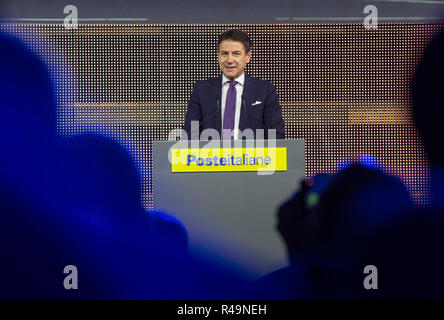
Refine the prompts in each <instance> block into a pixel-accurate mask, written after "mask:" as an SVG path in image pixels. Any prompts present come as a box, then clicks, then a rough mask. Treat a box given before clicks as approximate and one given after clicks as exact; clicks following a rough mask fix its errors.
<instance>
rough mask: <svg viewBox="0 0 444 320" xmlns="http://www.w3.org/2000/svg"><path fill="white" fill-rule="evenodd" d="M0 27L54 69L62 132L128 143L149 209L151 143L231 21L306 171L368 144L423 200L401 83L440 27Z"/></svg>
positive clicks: (176, 123)
mask: <svg viewBox="0 0 444 320" xmlns="http://www.w3.org/2000/svg"><path fill="white" fill-rule="evenodd" d="M2 28H3V29H4V30H6V31H7V32H10V33H13V34H16V35H17V36H19V37H20V38H22V39H24V40H25V41H26V42H27V43H29V45H30V46H31V47H32V48H34V49H35V51H36V52H37V53H38V54H39V55H40V56H41V57H42V58H43V59H44V60H45V61H46V62H47V63H48V65H49V66H50V68H51V69H52V71H53V74H54V77H55V79H56V89H57V93H58V95H57V99H58V105H59V109H58V124H59V130H60V132H61V133H65V134H77V133H81V132H85V131H98V132H102V133H104V134H106V135H108V136H112V137H115V138H116V139H118V140H119V141H121V142H122V143H123V144H125V145H126V146H127V147H128V148H129V150H130V151H131V152H132V153H133V155H134V157H135V160H136V161H137V163H138V165H139V168H140V169H141V172H142V178H143V181H144V190H143V195H142V199H143V200H142V201H143V204H144V206H145V207H146V208H152V207H153V198H152V188H153V186H152V183H151V174H150V171H151V165H152V163H151V159H152V153H151V141H152V140H165V139H167V137H168V133H169V132H170V131H171V130H173V129H176V128H180V127H181V126H182V124H183V120H184V116H185V112H186V107H187V101H188V98H189V96H190V94H191V91H192V88H193V84H194V82H195V81H197V80H200V79H205V78H207V77H210V76H216V75H218V72H219V70H218V63H217V49H216V48H217V47H216V43H217V37H218V35H219V34H220V33H221V32H222V31H224V30H226V29H229V28H240V29H243V30H244V31H246V32H248V33H249V34H250V36H251V38H252V41H253V55H252V61H251V63H250V64H249V65H248V67H247V72H248V73H249V74H250V75H253V76H256V77H260V78H263V79H267V80H270V81H272V82H273V83H274V85H275V86H276V88H277V91H278V94H279V99H280V102H281V105H282V108H283V115H284V120H285V124H286V130H287V138H289V139H297V138H302V139H305V141H306V173H307V176H312V175H314V174H316V173H321V172H333V171H334V168H335V165H336V163H337V161H338V160H340V159H342V158H344V157H357V156H359V155H360V154H371V155H373V156H375V157H377V158H378V159H379V160H380V161H381V162H382V163H384V164H385V165H386V166H387V167H389V168H390V170H391V171H392V172H394V173H395V174H397V175H398V176H400V177H401V179H402V180H403V182H404V183H405V184H406V186H407V187H408V189H409V190H410V192H411V195H412V198H413V199H414V200H415V201H416V203H418V204H425V203H427V201H428V192H427V191H428V187H427V181H428V169H427V161H426V158H425V154H424V151H423V149H422V146H421V141H420V139H419V137H418V134H417V132H416V131H415V129H414V127H413V125H412V122H411V104H410V98H409V81H410V78H411V76H412V74H413V72H414V69H415V66H416V65H417V63H418V61H419V58H420V56H421V54H422V52H423V50H424V48H425V46H426V45H427V43H428V42H429V40H430V39H431V37H432V36H433V34H435V33H436V31H437V30H439V29H440V28H441V26H440V25H437V24H421V23H385V24H381V23H380V24H379V26H378V29H377V30H366V29H365V28H364V27H363V25H362V24H361V23H346V24H344V23H341V24H266V25H265V24H261V25H140V24H139V25H123V24H122V25H118V24H115V25H80V26H79V28H78V29H77V30H65V29H64V28H63V26H62V25H54V24H53V25H49V24H48V25H42V24H7V25H3V26H2ZM296 185H297V181H295V186H296ZM172 192H174V191H173V190H172ZM290 192H291V190H289V194H290Z"/></svg>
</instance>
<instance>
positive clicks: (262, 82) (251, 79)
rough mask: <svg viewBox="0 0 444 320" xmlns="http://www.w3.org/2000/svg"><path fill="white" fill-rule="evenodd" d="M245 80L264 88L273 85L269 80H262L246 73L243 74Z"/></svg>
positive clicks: (272, 86)
mask: <svg viewBox="0 0 444 320" xmlns="http://www.w3.org/2000/svg"><path fill="white" fill-rule="evenodd" d="M245 79H246V81H248V82H250V84H251V85H252V86H254V87H259V88H264V87H271V88H274V85H273V83H272V82H271V81H268V80H264V79H261V78H256V77H252V76H250V75H248V74H245Z"/></svg>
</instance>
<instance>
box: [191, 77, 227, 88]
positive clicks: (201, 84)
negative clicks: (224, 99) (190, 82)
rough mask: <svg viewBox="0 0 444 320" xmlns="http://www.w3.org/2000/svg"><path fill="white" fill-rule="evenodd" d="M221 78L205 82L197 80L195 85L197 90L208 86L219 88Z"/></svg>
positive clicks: (205, 80) (209, 79) (213, 78)
mask: <svg viewBox="0 0 444 320" xmlns="http://www.w3.org/2000/svg"><path fill="white" fill-rule="evenodd" d="M221 81H222V80H221V77H220V76H219V77H212V78H208V79H204V80H197V81H196V83H195V84H194V85H195V87H196V88H198V87H199V88H200V87H206V86H218V85H221Z"/></svg>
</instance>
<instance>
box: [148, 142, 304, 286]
mask: <svg viewBox="0 0 444 320" xmlns="http://www.w3.org/2000/svg"><path fill="white" fill-rule="evenodd" d="M227 143H228V144H229V145H228V146H227ZM213 147H215V148H216V149H213V150H217V148H219V150H220V152H221V155H220V156H217V154H218V152H219V151H217V152H216V153H214V152H213V154H211V155H210V156H208V154H207V155H206V156H203V155H202V156H199V152H201V153H202V152H203V151H205V150H209V149H212V148H213ZM236 150H237V151H239V150H243V152H244V153H245V152H250V154H248V155H247V157H245V154H244V156H243V158H242V156H241V155H240V154H236ZM259 150H267V152H271V151H270V150H273V152H274V151H276V150H278V151H279V152H280V153H277V154H275V155H274V156H275V157H278V158H280V159H277V160H278V162H279V161H280V162H281V164H280V165H278V167H276V170H275V171H273V170H271V171H262V170H259V171H257V170H256V169H255V168H254V166H253V168H249V167H247V165H248V163H247V165H245V158H246V159H247V161H248V159H250V161H253V160H252V159H253V158H252V157H253V154H255V152H256V153H257V154H259V153H260V152H259ZM178 152H184V153H186V154H185V158H184V159H186V161H187V163H186V164H182V166H179V169H177V166H175V165H173V163H172V161H173V162H174V161H177V158H175V156H174V154H178ZM187 152H188V153H187ZM193 152H194V154H193ZM196 152H197V153H196ZM222 152H223V153H224V154H225V155H226V156H225V157H223V156H222ZM239 152H241V151H239ZM215 154H216V156H215ZM264 156H265V157H263V159H265V161H266V162H270V161H271V162H272V161H274V160H273V156H271V158H266V156H267V154H265V155H264ZM268 156H270V155H268ZM283 157H285V159H283ZM222 158H223V159H225V160H222ZM256 158H257V161H258V163H259V159H260V157H259V156H257V157H256ZM208 159H209V160H208ZM236 159H237V160H236ZM263 159H262V161H264V160H263ZM269 159H272V160H269ZM236 161H238V162H237V164H238V165H237V166H236ZM210 162H211V165H213V167H211V165H207V164H209V163H210ZM227 162H228V163H227ZM284 162H285V166H283V163H284ZM223 163H225V165H221V164H223ZM193 165H194V169H190V168H191V167H192V166H193ZM284 167H285V168H284ZM181 168H182V169H181ZM187 170H189V171H187ZM248 170H249V171H248ZM173 171H174V172H173ZM304 177H305V157H304V141H303V140H244V141H223V142H222V141H210V142H208V141H188V140H182V141H153V197H154V198H153V201H154V208H155V209H157V210H164V211H166V212H168V213H169V214H171V215H173V216H174V217H176V218H178V219H179V220H180V221H182V223H183V224H184V226H185V228H186V230H187V233H188V239H189V250H190V253H191V254H192V255H194V256H196V257H198V258H200V259H204V260H207V261H208V262H210V263H215V264H217V265H219V266H221V267H226V268H228V269H230V270H231V271H233V272H234V273H236V274H237V275H239V276H241V277H243V278H245V279H248V280H254V279H256V278H258V277H261V276H263V275H265V274H267V273H270V272H272V271H274V270H277V269H279V268H282V267H285V266H287V265H288V262H287V253H286V248H285V244H284V242H283V240H282V239H281V237H280V235H279V233H278V230H277V229H276V225H277V208H278V206H279V205H280V204H281V203H282V202H283V201H285V200H286V199H287V198H288V197H290V196H291V195H292V194H293V192H295V191H296V189H297V188H298V187H299V182H300V180H301V179H304Z"/></svg>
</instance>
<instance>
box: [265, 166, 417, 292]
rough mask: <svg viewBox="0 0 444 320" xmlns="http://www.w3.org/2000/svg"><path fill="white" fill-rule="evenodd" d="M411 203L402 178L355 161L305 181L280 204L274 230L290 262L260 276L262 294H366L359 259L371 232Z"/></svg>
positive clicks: (363, 256)
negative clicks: (333, 172) (339, 169)
mask: <svg viewBox="0 0 444 320" xmlns="http://www.w3.org/2000/svg"><path fill="white" fill-rule="evenodd" d="M410 208H411V202H410V199H409V195H408V192H407V190H406V189H405V187H404V186H403V184H402V183H401V181H400V180H399V179H397V178H394V177H391V176H388V175H385V174H384V173H383V172H381V171H380V170H378V169H377V168H373V167H368V166H364V165H361V164H353V165H351V166H350V167H348V168H346V169H345V170H343V171H341V172H339V173H338V174H336V175H335V176H332V175H319V176H315V177H313V179H311V180H309V181H304V182H303V183H302V185H301V188H300V190H299V191H298V192H297V193H296V194H295V195H294V196H293V197H292V198H290V199H289V200H288V201H287V202H286V203H284V204H283V205H282V206H281V207H280V208H279V215H278V218H279V219H278V229H279V232H280V234H281V235H282V237H283V239H284V241H285V244H286V246H287V250H288V255H289V260H290V266H289V267H287V268H284V269H282V270H279V271H276V272H274V273H272V274H270V275H269V276H267V277H265V278H263V279H262V280H261V281H260V285H261V287H262V290H263V296H265V297H266V298H286V299H356V298H363V297H365V295H366V290H365V288H364V287H363V278H364V275H363V269H364V267H365V265H366V264H364V265H363V263H365V261H366V258H367V254H368V250H367V249H368V247H369V245H371V243H372V242H371V240H370V239H369V237H371V236H373V235H374V234H376V232H378V231H379V230H383V229H384V227H385V225H386V224H388V223H390V222H391V221H396V219H398V217H399V216H400V215H402V213H403V212H404V211H405V210H409V209H410ZM367 264H368V263H367ZM267 289H268V291H267V292H266V293H264V292H265V291H266V290H267Z"/></svg>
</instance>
